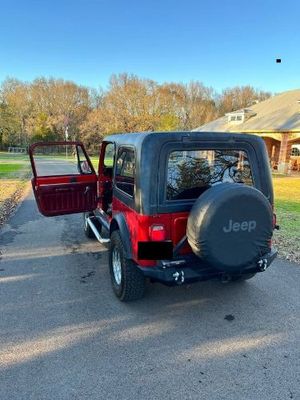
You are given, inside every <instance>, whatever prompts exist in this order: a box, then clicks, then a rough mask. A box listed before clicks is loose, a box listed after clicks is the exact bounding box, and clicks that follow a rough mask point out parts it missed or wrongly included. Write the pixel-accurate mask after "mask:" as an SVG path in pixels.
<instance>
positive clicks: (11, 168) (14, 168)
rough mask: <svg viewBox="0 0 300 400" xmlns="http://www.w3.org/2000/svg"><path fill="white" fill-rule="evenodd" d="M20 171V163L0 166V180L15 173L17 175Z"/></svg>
mask: <svg viewBox="0 0 300 400" xmlns="http://www.w3.org/2000/svg"><path fill="white" fill-rule="evenodd" d="M21 169H23V164H21V163H18V164H16V163H5V164H4V163H3V164H0V178H8V177H9V176H11V175H13V174H14V175H15V174H16V173H18V171H20V170H21Z"/></svg>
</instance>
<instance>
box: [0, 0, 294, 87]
mask: <svg viewBox="0 0 300 400" xmlns="http://www.w3.org/2000/svg"><path fill="white" fill-rule="evenodd" d="M299 17H300V2H299V1H297V0H294V1H290V0H280V1H279V0H273V1H270V0H261V1H258V0H252V1H243V0H240V1H235V0H234V1H233V0H232V1H229V0H223V1H221V0H220V1H214V0H207V1H205V2H204V1H200V0H199V1H196V0H184V1H183V0H181V1H170V0H161V1H158V0H152V1H142V0H139V1H137V0H123V1H121V0H110V1H108V0H107V1H104V0H103V1H102V0H86V1H84V0H72V1H70V0H60V1H58V0H45V1H44V0H40V1H37V0H23V1H21V0H19V1H14V0H7V1H4V0H0V81H2V80H3V79H5V78H6V77H7V76H12V77H16V78H19V79H22V80H32V79H34V78H35V77H37V76H41V75H44V76H48V77H49V76H53V77H61V78H64V79H70V80H73V81H75V82H77V83H79V84H83V85H88V86H92V87H98V86H99V85H101V86H103V87H104V88H105V87H106V86H107V84H108V80H109V77H110V75H111V74H113V73H121V72H129V73H134V74H137V75H139V76H141V77H145V78H151V79H154V80H157V81H158V82H165V81H178V82H188V81H190V80H200V81H202V82H203V83H204V84H205V85H207V86H212V87H213V88H215V89H216V90H218V91H220V90H222V89H223V88H226V87H229V86H234V85H246V84H251V85H253V86H255V87H257V88H259V89H264V90H270V91H273V92H280V91H284V90H288V89H293V88H299V87H300V73H299V72H300V28H299V20H300V18H299ZM276 58H282V63H281V64H276V63H275V59H276Z"/></svg>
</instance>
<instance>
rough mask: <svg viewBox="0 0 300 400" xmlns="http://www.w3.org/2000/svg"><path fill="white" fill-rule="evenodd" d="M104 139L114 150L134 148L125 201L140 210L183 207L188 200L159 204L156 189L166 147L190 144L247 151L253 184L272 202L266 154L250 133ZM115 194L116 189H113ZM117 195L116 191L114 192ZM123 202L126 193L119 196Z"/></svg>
mask: <svg viewBox="0 0 300 400" xmlns="http://www.w3.org/2000/svg"><path fill="white" fill-rule="evenodd" d="M104 141H105V142H113V143H115V144H116V151H118V148H119V147H120V146H130V147H133V148H134V151H135V157H136V180H135V185H136V187H135V196H134V200H133V202H132V201H130V200H128V205H130V206H131V207H133V208H135V209H136V211H137V212H139V213H142V214H155V213H160V212H171V209H172V212H176V211H185V210H189V209H190V208H191V204H188V202H187V203H186V204H183V202H181V203H180V204H179V203H178V205H176V203H175V202H172V206H169V205H166V204H162V202H161V201H160V199H159V192H160V191H161V190H162V187H161V185H163V184H164V182H163V181H164V174H165V172H164V169H166V163H165V160H167V154H168V152H169V151H170V149H171V148H172V147H173V146H174V148H178V147H180V148H182V149H188V148H193V147H194V146H200V147H202V146H206V148H213V147H214V146H218V145H219V146H220V145H221V146H222V147H226V148H228V149H231V148H240V149H245V150H247V151H248V153H251V154H249V156H250V157H249V158H250V162H251V170H252V172H253V176H254V177H255V181H254V184H255V187H256V188H257V189H259V190H260V191H261V192H262V193H264V195H265V196H266V197H267V198H268V199H269V201H270V203H272V204H273V188H272V179H271V173H270V168H269V158H268V154H267V151H266V146H265V143H264V141H263V139H262V138H260V137H259V136H255V135H252V134H240V133H227V132H146V133H124V134H115V135H109V136H106V137H105V139H104ZM116 194H117V193H116ZM117 195H118V194H117ZM122 200H123V201H125V202H127V201H126V200H127V199H126V197H124V198H122Z"/></svg>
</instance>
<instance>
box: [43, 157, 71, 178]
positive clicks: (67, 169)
mask: <svg viewBox="0 0 300 400" xmlns="http://www.w3.org/2000/svg"><path fill="white" fill-rule="evenodd" d="M35 166H36V170H37V174H38V175H39V176H43V175H65V174H78V169H77V163H76V161H75V160H74V159H72V160H63V159H53V158H50V157H49V158H46V157H45V158H36V159H35Z"/></svg>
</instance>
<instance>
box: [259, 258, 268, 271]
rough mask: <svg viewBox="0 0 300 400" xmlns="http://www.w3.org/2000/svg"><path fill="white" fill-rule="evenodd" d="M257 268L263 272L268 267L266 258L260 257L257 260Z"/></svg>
mask: <svg viewBox="0 0 300 400" xmlns="http://www.w3.org/2000/svg"><path fill="white" fill-rule="evenodd" d="M257 265H258V268H259V269H260V270H261V271H262V272H263V271H265V270H266V269H267V267H268V260H267V259H266V258H262V259H261V260H259V261H258V262H257Z"/></svg>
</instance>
